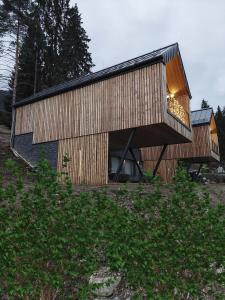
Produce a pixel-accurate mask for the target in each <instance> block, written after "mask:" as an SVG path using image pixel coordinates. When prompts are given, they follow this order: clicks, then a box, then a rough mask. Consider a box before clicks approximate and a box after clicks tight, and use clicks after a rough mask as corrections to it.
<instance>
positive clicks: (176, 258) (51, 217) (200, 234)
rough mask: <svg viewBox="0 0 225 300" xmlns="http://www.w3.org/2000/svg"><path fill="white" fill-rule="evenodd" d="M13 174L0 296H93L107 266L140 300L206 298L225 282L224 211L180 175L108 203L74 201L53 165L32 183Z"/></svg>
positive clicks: (89, 197)
mask: <svg viewBox="0 0 225 300" xmlns="http://www.w3.org/2000/svg"><path fill="white" fill-rule="evenodd" d="M6 167H7V168H10V169H11V171H12V172H13V173H14V175H15V176H16V178H17V179H16V180H15V182H9V183H8V184H7V185H5V184H3V182H2V183H0V199H1V200H0V254H1V255H0V295H2V296H3V295H5V296H8V298H9V299H39V298H40V297H41V295H42V294H43V293H44V291H46V290H47V291H48V292H49V293H50V294H51V292H52V293H53V294H55V295H56V299H70V298H71V299H90V287H89V286H88V278H89V276H90V275H91V273H92V272H93V271H95V270H97V269H98V268H100V266H109V267H110V268H111V269H112V270H115V271H120V272H122V274H123V275H124V277H125V278H126V280H127V281H128V283H129V284H130V286H131V287H132V288H133V289H134V291H137V293H136V295H134V299H143V297H144V296H143V294H142V292H143V293H144V294H145V295H147V296H146V297H147V299H185V297H187V295H191V296H192V297H194V299H204V294H203V292H202V290H203V288H205V287H206V286H207V287H208V289H210V287H212V293H216V292H215V291H214V290H213V287H214V286H215V284H217V285H218V284H219V285H222V284H224V283H225V274H224V272H223V268H222V267H225V218H224V214H225V209H224V206H222V205H218V206H216V207H215V206H214V207H212V206H211V205H210V199H209V195H208V194H207V192H206V191H200V189H199V186H197V185H196V184H194V183H193V182H191V181H190V180H189V179H188V178H187V177H186V176H185V175H184V173H183V171H182V170H179V171H178V173H177V175H176V177H175V179H174V184H171V185H169V186H168V187H163V189H164V191H163V192H162V190H161V189H162V186H160V184H159V182H158V181H157V180H155V182H153V183H152V192H151V193H146V192H145V186H141V185H140V187H139V188H138V189H137V190H135V191H133V192H128V191H127V190H126V188H123V189H121V190H120V192H118V194H117V195H116V196H115V197H112V196H111V197H110V196H109V195H108V194H109V193H107V191H106V190H100V191H92V192H83V193H80V194H75V192H74V190H73V187H72V185H71V183H70V180H69V179H68V177H67V176H66V175H65V174H61V175H60V176H59V175H58V174H56V173H55V172H54V171H53V170H51V168H50V167H49V166H48V163H47V162H46V161H45V160H43V161H41V162H40V163H39V164H38V166H37V168H36V170H35V172H33V173H32V174H31V180H30V184H29V185H27V184H23V182H22V178H21V176H20V172H19V170H18V168H17V166H15V165H14V163H13V162H12V161H8V162H7V163H6ZM59 177H63V178H64V181H62V178H59ZM62 182H63V183H62ZM218 269H219V270H220V271H218ZM216 270H217V271H216ZM221 270H222V271H221ZM26 297H27V298H26ZM218 299H220V298H219V295H218ZM221 299H224V298H221Z"/></svg>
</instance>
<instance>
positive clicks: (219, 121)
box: [215, 106, 225, 163]
mask: <svg viewBox="0 0 225 300" xmlns="http://www.w3.org/2000/svg"><path fill="white" fill-rule="evenodd" d="M215 120H216V126H217V131H218V140H219V147H220V159H221V161H222V162H223V163H225V107H224V108H223V110H221V108H220V106H218V108H217V112H216V114H215Z"/></svg>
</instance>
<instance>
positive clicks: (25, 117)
mask: <svg viewBox="0 0 225 300" xmlns="http://www.w3.org/2000/svg"><path fill="white" fill-rule="evenodd" d="M31 105H32V104H28V105H26V106H22V107H18V108H17V109H16V128H15V134H16V135H19V134H25V133H31V132H33V123H32V120H33V112H32V109H31Z"/></svg>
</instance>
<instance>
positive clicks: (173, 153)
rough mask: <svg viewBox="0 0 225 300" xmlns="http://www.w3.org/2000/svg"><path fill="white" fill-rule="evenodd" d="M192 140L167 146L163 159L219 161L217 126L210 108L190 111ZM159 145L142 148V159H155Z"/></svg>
mask: <svg viewBox="0 0 225 300" xmlns="http://www.w3.org/2000/svg"><path fill="white" fill-rule="evenodd" d="M191 122H192V127H193V141H192V142H191V143H187V144H182V145H181V144H177V145H171V146H168V148H167V150H166V151H165V154H164V156H163V159H164V160H169V159H182V160H186V161H190V162H196V163H204V162H211V161H219V160H220V154H219V145H218V136H217V128H216V123H215V118H214V114H213V109H212V108H206V109H201V110H196V111H192V113H191ZM160 151H161V147H153V148H147V149H143V153H142V154H143V161H145V162H146V161H157V160H158V157H159V155H160Z"/></svg>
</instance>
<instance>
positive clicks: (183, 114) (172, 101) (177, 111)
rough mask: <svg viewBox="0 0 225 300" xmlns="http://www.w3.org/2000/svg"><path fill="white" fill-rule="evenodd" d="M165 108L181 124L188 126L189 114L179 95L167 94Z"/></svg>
mask: <svg viewBox="0 0 225 300" xmlns="http://www.w3.org/2000/svg"><path fill="white" fill-rule="evenodd" d="M167 109H168V112H169V113H170V114H171V115H172V116H174V117H175V118H176V119H178V120H179V121H180V122H181V123H182V124H183V125H185V126H186V127H188V128H190V115H189V112H188V111H187V110H186V109H185V107H184V106H183V105H182V104H181V103H180V101H179V97H175V95H174V94H168V95H167Z"/></svg>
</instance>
